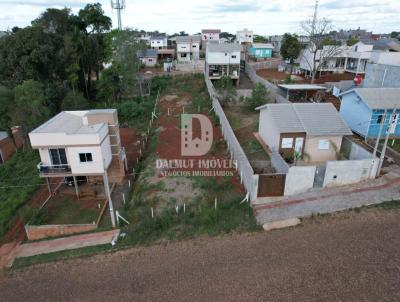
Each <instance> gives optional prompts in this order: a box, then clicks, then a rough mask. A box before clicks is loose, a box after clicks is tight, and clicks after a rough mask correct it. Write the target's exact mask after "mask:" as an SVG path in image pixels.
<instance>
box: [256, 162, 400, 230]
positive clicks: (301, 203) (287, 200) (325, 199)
mask: <svg viewBox="0 0 400 302" xmlns="http://www.w3.org/2000/svg"><path fill="white" fill-rule="evenodd" d="M390 200H400V169H399V168H396V169H394V170H392V171H390V172H389V173H388V174H386V175H384V176H382V177H381V178H378V179H374V180H369V181H364V182H361V183H359V184H355V185H351V186H345V187H336V188H328V189H320V190H314V191H312V192H307V193H303V194H298V195H294V196H288V197H284V198H282V199H281V200H279V201H274V202H271V203H267V204H256V205H254V212H255V215H256V219H257V221H258V223H260V224H264V223H267V222H272V221H278V220H284V219H289V218H301V217H307V216H311V215H312V214H317V213H320V214H324V213H332V212H337V211H343V210H347V209H351V208H356V207H361V206H367V205H372V204H379V203H382V202H385V201H390Z"/></svg>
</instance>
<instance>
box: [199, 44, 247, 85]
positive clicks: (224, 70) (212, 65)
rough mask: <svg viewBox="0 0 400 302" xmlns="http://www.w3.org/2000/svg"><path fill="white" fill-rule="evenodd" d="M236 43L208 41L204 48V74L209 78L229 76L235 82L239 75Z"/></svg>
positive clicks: (237, 46)
mask: <svg viewBox="0 0 400 302" xmlns="http://www.w3.org/2000/svg"><path fill="white" fill-rule="evenodd" d="M241 50H242V46H241V45H240V44H237V43H227V44H218V43H209V44H208V46H207V50H206V75H207V76H208V78H209V79H210V80H218V79H221V78H222V77H223V76H225V75H226V76H229V77H230V78H231V79H232V80H234V81H235V82H236V83H237V84H239V77H240V52H241Z"/></svg>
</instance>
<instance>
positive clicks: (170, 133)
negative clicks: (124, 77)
mask: <svg viewBox="0 0 400 302" xmlns="http://www.w3.org/2000/svg"><path fill="white" fill-rule="evenodd" d="M185 98H186V99H187V98H189V96H186V94H185V96H184V97H182V96H180V97H179V98H177V99H175V100H172V101H166V100H164V99H162V101H161V102H160V109H161V111H162V115H161V116H160V117H159V119H158V120H157V124H156V125H157V126H156V127H159V130H160V134H159V142H158V145H157V150H156V152H157V158H158V159H165V160H186V161H190V160H193V163H194V167H193V168H191V167H185V168H179V169H170V170H173V171H205V170H207V171H215V172H218V171H224V172H231V174H234V175H235V176H234V177H232V184H233V185H234V189H235V191H237V192H238V193H239V194H244V192H245V190H244V188H243V186H242V185H241V184H240V179H239V178H238V176H237V173H236V171H235V169H234V168H222V169H221V168H216V169H204V168H199V167H198V162H199V160H221V161H223V160H226V162H228V161H229V160H230V154H229V153H228V151H227V149H226V145H225V143H224V138H223V135H222V132H221V129H220V127H219V125H217V126H215V124H214V123H213V119H212V118H211V117H210V116H209V115H208V114H205V113H204V112H203V113H202V114H204V115H206V116H207V117H208V118H209V119H210V121H211V122H212V124H213V141H214V143H215V142H217V143H216V144H217V147H212V148H211V150H210V151H209V152H208V153H207V154H205V155H203V156H182V154H181V129H180V125H179V123H180V118H179V116H180V114H182V113H183V107H184V106H183V105H182V103H183V102H182V101H183V100H184V99H185ZM168 109H169V113H170V115H169V116H168ZM186 113H188V112H186ZM200 132H201V129H200V127H199V125H196V123H194V124H193V136H194V137H200V136H201V133H200ZM212 177H215V178H216V181H218V179H220V178H221V177H219V176H212Z"/></svg>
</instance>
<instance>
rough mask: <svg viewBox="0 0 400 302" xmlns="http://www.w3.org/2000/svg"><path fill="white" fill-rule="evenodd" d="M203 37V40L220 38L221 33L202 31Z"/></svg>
mask: <svg viewBox="0 0 400 302" xmlns="http://www.w3.org/2000/svg"><path fill="white" fill-rule="evenodd" d="M201 39H202V40H203V41H208V40H213V41H215V40H219V33H201Z"/></svg>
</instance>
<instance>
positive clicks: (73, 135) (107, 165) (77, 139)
mask: <svg viewBox="0 0 400 302" xmlns="http://www.w3.org/2000/svg"><path fill="white" fill-rule="evenodd" d="M29 138H30V141H31V145H32V148H33V149H37V150H38V151H39V154H40V160H41V162H40V163H39V164H38V170H39V175H40V176H41V177H43V178H46V180H47V181H48V179H49V178H51V177H58V178H60V177H73V179H74V184H75V189H76V191H77V195H79V189H78V185H77V180H76V179H77V176H84V177H86V178H87V180H88V181H91V180H98V179H99V178H102V179H103V182H104V188H105V193H106V196H107V197H108V200H109V205H110V211H112V201H111V195H110V186H109V179H110V180H111V182H120V181H122V179H123V177H124V176H125V171H126V168H127V162H126V154H125V150H124V148H122V147H121V139H120V135H119V123H118V113H117V110H116V109H101V110H89V111H63V112H61V113H59V114H57V115H56V116H55V117H53V118H52V119H50V120H48V121H47V122H45V123H44V124H42V125H41V126H39V127H38V128H36V129H35V130H33V131H31V132H30V133H29ZM112 215H113V213H112ZM112 218H113V216H112ZM113 221H114V220H113Z"/></svg>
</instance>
